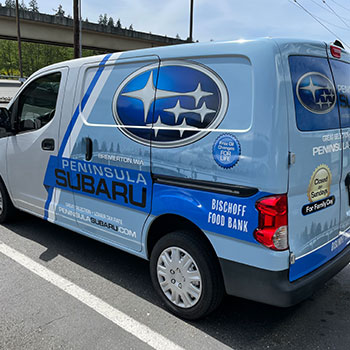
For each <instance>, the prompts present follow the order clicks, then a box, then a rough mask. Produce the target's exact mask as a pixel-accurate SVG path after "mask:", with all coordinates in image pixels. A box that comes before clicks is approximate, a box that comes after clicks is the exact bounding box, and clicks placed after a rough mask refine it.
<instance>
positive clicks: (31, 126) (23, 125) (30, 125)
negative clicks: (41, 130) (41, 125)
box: [19, 119, 37, 131]
mask: <svg viewBox="0 0 350 350" xmlns="http://www.w3.org/2000/svg"><path fill="white" fill-rule="evenodd" d="M35 129H37V127H36V124H35V122H34V121H33V120H30V119H26V120H22V121H21V122H20V123H19V130H20V131H29V130H35Z"/></svg>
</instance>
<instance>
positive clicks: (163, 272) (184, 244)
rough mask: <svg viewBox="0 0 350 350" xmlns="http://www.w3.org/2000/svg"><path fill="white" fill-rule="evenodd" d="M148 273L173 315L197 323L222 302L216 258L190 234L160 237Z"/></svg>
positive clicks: (178, 233) (203, 242)
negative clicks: (196, 321)
mask: <svg viewBox="0 0 350 350" xmlns="http://www.w3.org/2000/svg"><path fill="white" fill-rule="evenodd" d="M150 273H151V279H152V283H153V286H154V288H155V289H156V291H157V293H158V295H159V296H160V298H161V300H162V301H163V302H164V304H165V305H166V307H167V308H168V309H169V310H170V311H171V312H172V313H173V314H175V315H176V316H179V317H181V318H184V319H188V320H197V319H199V318H202V317H204V316H206V315H208V314H209V313H210V312H212V311H214V310H215V309H216V308H217V307H218V306H219V305H220V303H221V300H222V297H223V294H224V286H223V279H222V275H221V270H220V267H219V263H218V261H217V258H216V256H215V255H214V253H212V250H211V247H210V246H209V245H208V244H207V243H206V242H205V241H204V240H203V239H202V238H201V237H200V236H199V235H195V234H193V233H192V232H189V231H175V232H172V233H169V234H167V235H165V236H164V237H162V238H161V239H160V240H159V241H158V242H157V243H156V245H155V246H154V248H153V250H152V253H151V258H150Z"/></svg>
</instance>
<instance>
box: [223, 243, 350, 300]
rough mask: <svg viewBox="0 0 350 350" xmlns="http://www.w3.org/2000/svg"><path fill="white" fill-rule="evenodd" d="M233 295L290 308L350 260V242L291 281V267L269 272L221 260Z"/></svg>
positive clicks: (224, 274) (225, 279) (229, 291)
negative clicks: (313, 269) (311, 269)
mask: <svg viewBox="0 0 350 350" xmlns="http://www.w3.org/2000/svg"><path fill="white" fill-rule="evenodd" d="M219 261H220V265H221V270H222V273H223V277H224V283H225V288H226V292H227V294H229V295H234V296H238V297H242V298H245V299H250V300H254V301H258V302H261V303H265V304H270V305H275V306H280V307H289V306H292V305H295V304H297V303H299V302H300V301H302V300H304V299H306V298H308V297H309V296H310V295H311V294H312V293H313V292H314V291H315V290H316V289H317V288H318V287H319V286H321V285H322V284H324V283H325V282H326V281H328V280H329V279H330V278H332V277H333V276H334V275H336V274H337V273H338V272H339V271H340V270H342V269H343V268H344V267H345V266H346V265H347V264H348V263H349V262H350V245H349V246H347V247H346V248H345V249H344V250H343V251H342V252H340V253H339V254H338V255H337V256H335V257H334V258H333V259H331V260H330V261H328V262H327V263H326V264H324V265H322V266H321V267H319V268H318V269H316V270H315V271H313V272H311V273H309V274H308V275H306V276H304V277H302V278H300V279H298V280H296V281H294V282H290V281H289V270H283V271H269V270H263V269H259V268H256V267H252V266H248V265H244V264H240V263H237V262H233V261H230V260H226V259H219Z"/></svg>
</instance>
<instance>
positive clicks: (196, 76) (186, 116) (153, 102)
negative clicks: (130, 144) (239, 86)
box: [113, 61, 228, 148]
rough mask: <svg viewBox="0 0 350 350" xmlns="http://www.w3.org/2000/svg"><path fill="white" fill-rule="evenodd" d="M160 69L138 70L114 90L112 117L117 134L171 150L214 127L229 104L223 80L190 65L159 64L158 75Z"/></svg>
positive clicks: (183, 63) (201, 135)
mask: <svg viewBox="0 0 350 350" xmlns="http://www.w3.org/2000/svg"><path fill="white" fill-rule="evenodd" d="M158 66H159V65H158V64H152V65H148V66H146V67H143V68H141V69H139V70H137V71H136V72H134V73H133V74H131V75H130V76H128V77H127V78H126V79H125V80H124V81H123V83H122V84H121V85H120V86H119V87H118V89H117V91H116V93H115V95H114V99H113V114H114V118H115V120H116V123H117V124H118V125H120V127H119V130H120V131H121V132H122V133H124V134H125V135H126V136H127V137H129V138H131V139H132V140H135V141H137V142H139V143H142V144H144V145H149V144H152V146H154V147H161V148H170V147H180V146H184V145H188V144H190V143H192V142H195V141H197V140H199V139H200V138H202V137H204V136H205V135H207V134H208V133H209V132H210V131H211V130H213V129H215V128H217V127H218V125H219V124H220V123H221V121H222V119H223V117H224V116H225V113H226V110H227V105H228V94H227V90H226V86H225V84H224V83H223V81H222V80H221V78H220V77H219V76H217V75H216V74H215V73H214V72H212V71H211V70H210V69H209V68H207V67H205V66H203V65H199V64H196V63H193V62H188V61H186V62H183V61H168V62H163V63H162V65H161V66H160V68H159V71H158ZM156 86H157V89H156ZM152 116H153V118H152ZM152 119H153V120H152Z"/></svg>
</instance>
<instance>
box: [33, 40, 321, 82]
mask: <svg viewBox="0 0 350 350" xmlns="http://www.w3.org/2000/svg"><path fill="white" fill-rule="evenodd" d="M276 43H277V44H279V45H280V44H293V45H305V44H306V45H310V44H311V45H312V46H319V47H325V44H326V43H325V42H322V41H316V40H306V39H292V38H289V39H288V38H268V37H267V38H258V39H254V40H244V39H240V40H234V41H224V42H204V43H191V44H190V43H189V44H180V45H171V46H161V47H153V48H147V49H138V50H132V51H123V52H120V53H119V54H121V55H122V57H123V58H132V57H135V56H141V55H147V56H148V55H157V56H159V57H160V58H163V59H167V58H172V57H187V56H196V55H198V56H203V55H204V56H206V55H208V54H209V53H210V52H213V53H214V52H215V53H217V54H220V53H222V54H227V53H228V52H229V53H232V54H239V53H240V51H241V49H242V45H244V47H245V51H246V50H247V49H248V51H250V50H249V48H250V49H251V51H252V53H253V52H254V50H255V48H256V47H257V46H265V45H267V46H273V45H275V44H276ZM105 56H106V54H103V55H97V56H89V57H83V58H78V59H73V60H68V61H63V62H59V63H56V64H53V65H50V66H47V67H44V68H42V69H40V70H39V71H37V72H36V73H34V74H35V75H36V74H37V73H41V72H43V71H46V70H52V69H56V68H59V67H63V66H66V67H71V68H73V67H80V66H82V65H84V64H87V63H99V62H101V61H102V60H103V58H104V57H105Z"/></svg>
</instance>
